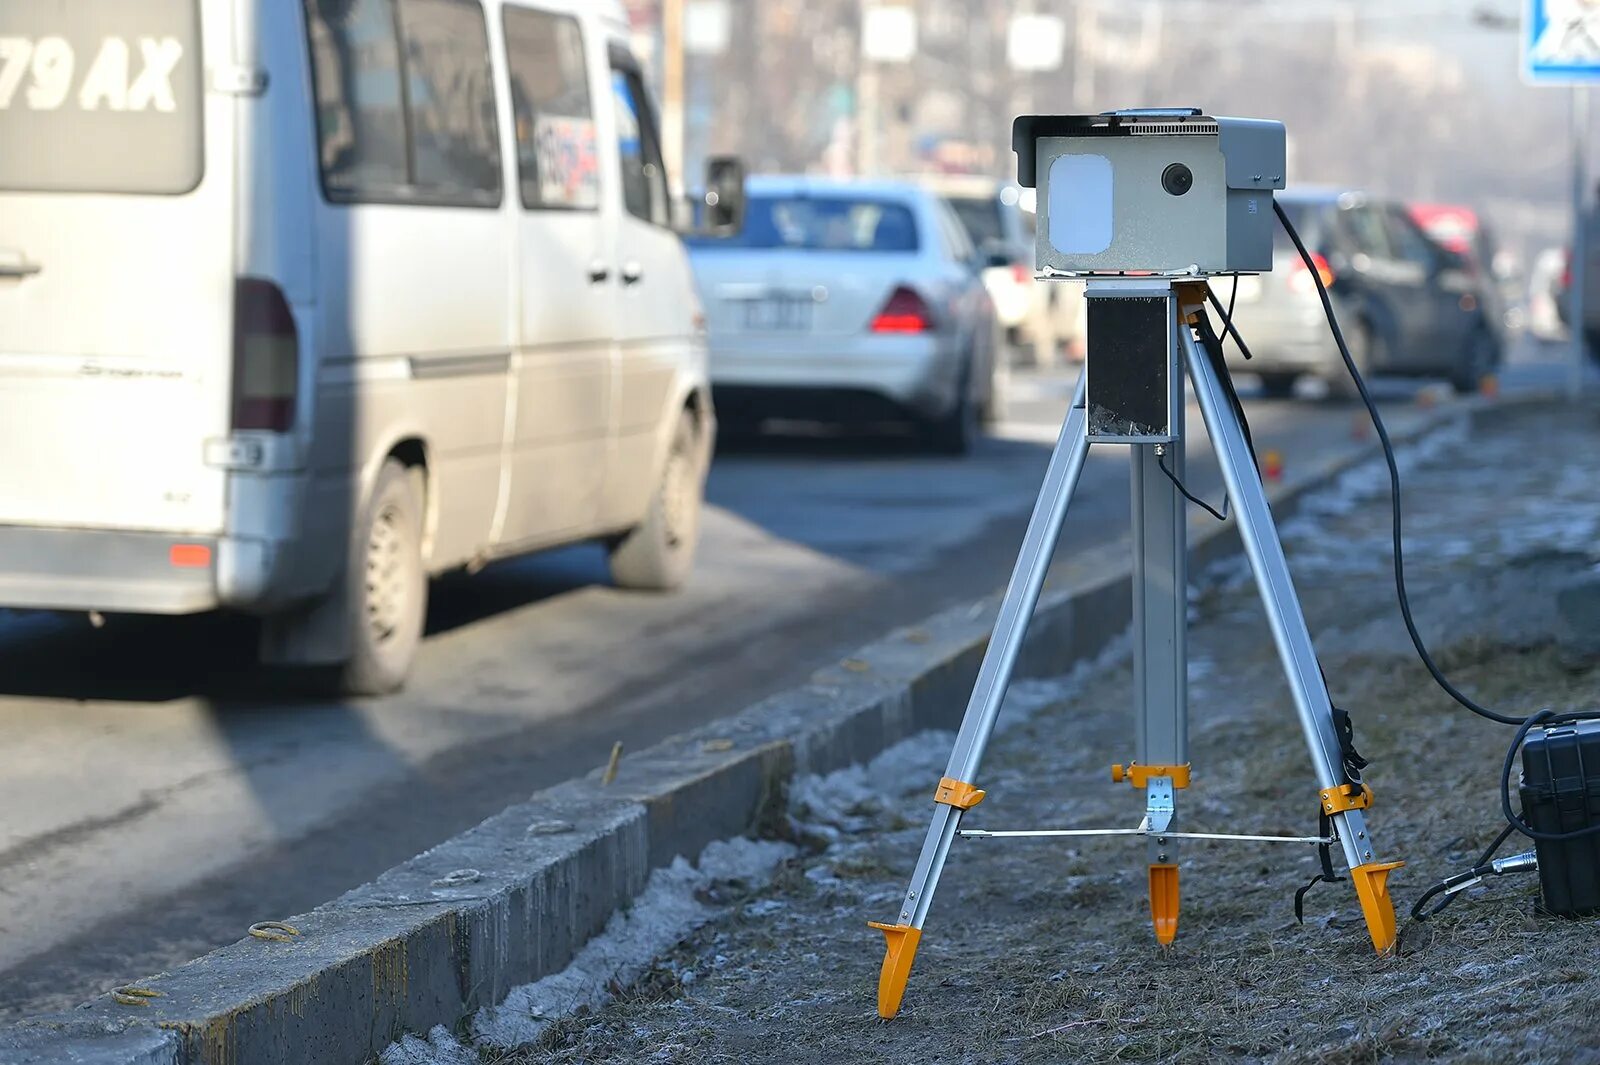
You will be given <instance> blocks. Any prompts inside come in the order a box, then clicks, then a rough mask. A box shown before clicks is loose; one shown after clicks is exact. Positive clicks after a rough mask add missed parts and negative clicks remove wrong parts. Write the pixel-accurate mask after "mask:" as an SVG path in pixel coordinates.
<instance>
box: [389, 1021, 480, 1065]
mask: <svg viewBox="0 0 1600 1065" xmlns="http://www.w3.org/2000/svg"><path fill="white" fill-rule="evenodd" d="M481 1060H482V1059H481V1058H479V1057H478V1052H477V1051H476V1050H473V1049H472V1048H471V1047H469V1046H464V1045H463V1044H462V1043H461V1041H460V1040H459V1039H457V1038H456V1037H455V1036H454V1035H453V1034H452V1033H451V1031H450V1029H448V1028H446V1027H445V1026H444V1025H442V1024H436V1025H434V1026H433V1031H431V1032H429V1033H428V1038H426V1039H423V1038H422V1037H421V1036H415V1035H407V1036H403V1037H402V1038H401V1039H400V1041H399V1042H398V1043H390V1044H389V1047H388V1049H386V1050H385V1051H384V1052H383V1053H382V1054H380V1055H379V1056H378V1062H379V1065H478V1063H479V1062H480V1061H481Z"/></svg>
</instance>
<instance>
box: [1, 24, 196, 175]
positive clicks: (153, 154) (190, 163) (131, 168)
mask: <svg viewBox="0 0 1600 1065" xmlns="http://www.w3.org/2000/svg"><path fill="white" fill-rule="evenodd" d="M200 69H201V63H200V34H199V13H198V11H197V10H196V0H72V3H70V4H68V3H61V2H60V0H4V3H0V144H3V145H5V146H6V147H5V150H4V151H0V190H14V191H28V192H136V193H167V194H173V193H182V192H188V191H189V190H190V189H192V188H194V187H195V186H196V185H197V184H199V183H200V175H201V171H202V167H203V165H204V164H203V161H202V158H201V149H200V131H201V115H200V104H201V82H200Z"/></svg>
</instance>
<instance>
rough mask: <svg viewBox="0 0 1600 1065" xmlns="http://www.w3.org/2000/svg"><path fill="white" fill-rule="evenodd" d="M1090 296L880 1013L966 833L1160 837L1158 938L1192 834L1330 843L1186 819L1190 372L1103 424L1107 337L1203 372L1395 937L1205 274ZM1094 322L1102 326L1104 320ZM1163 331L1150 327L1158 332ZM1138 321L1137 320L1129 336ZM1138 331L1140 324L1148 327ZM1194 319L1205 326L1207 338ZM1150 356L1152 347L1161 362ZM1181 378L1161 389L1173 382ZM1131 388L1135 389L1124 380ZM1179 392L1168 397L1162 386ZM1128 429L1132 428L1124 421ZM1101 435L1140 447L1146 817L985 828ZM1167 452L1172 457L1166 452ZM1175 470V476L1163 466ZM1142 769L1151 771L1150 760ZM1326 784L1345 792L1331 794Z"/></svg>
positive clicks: (1137, 483)
mask: <svg viewBox="0 0 1600 1065" xmlns="http://www.w3.org/2000/svg"><path fill="white" fill-rule="evenodd" d="M1088 298H1089V301H1090V312H1091V313H1090V325H1089V330H1090V332H1089V343H1090V352H1091V356H1090V362H1089V363H1088V366H1087V369H1086V372H1085V374H1084V375H1083V378H1081V379H1080V380H1079V382H1078V388H1077V393H1076V395H1075V397H1074V398H1073V401H1072V406H1071V408H1070V409H1069V411H1068V413H1067V417H1066V419H1065V421H1064V423H1063V425H1062V427H1061V434H1060V437H1059V438H1058V439H1057V441H1056V445H1055V450H1054V452H1053V453H1052V454H1051V457H1050V464H1049V467H1048V468H1047V469H1046V471H1045V476H1044V484H1043V486H1042V487H1041V488H1040V490H1039V497H1038V500H1037V502H1036V503H1035V504H1034V509H1033V516H1032V518H1031V519H1030V520H1029V522H1028V529H1027V533H1026V534H1025V535H1024V537H1023V541H1022V550H1021V553H1020V554H1019V555H1018V557H1017V562H1016V566H1015V568H1014V569H1013V570H1012V574H1011V581H1010V584H1009V585H1008V586H1007V588H1006V592H1005V597H1004V598H1003V599H1002V601H1001V604H1000V613H999V617H998V618H997V619H996V621H995V627H994V634H993V636H992V637H991V638H990V640H989V645H988V647H987V649H986V650H985V651H984V655H983V661H982V663H981V665H980V666H979V667H978V677H977V682H976V684H975V685H974V687H973V690H972V695H971V698H970V700H969V701H968V703H967V710H966V715H965V717H964V718H963V719H962V722H961V729H960V731H959V733H958V734H957V736H956V742H955V749H954V750H953V751H952V752H951V755H950V762H949V765H948V768H946V770H945V773H944V778H943V779H942V780H941V781H940V784H939V791H938V795H937V796H936V798H935V806H934V813H933V820H932V823H931V824H930V825H929V826H928V833H927V836H926V837H925V839H924V841H923V845H922V851H921V854H920V855H919V857H918V858H917V865H916V869H915V871H914V872H913V873H912V876H911V884H910V886H909V887H908V888H907V890H906V894H905V900H904V902H903V903H902V904H901V907H900V910H899V913H898V919H897V920H896V921H894V922H893V923H888V922H880V923H873V924H872V927H874V928H876V929H879V930H880V931H882V932H883V933H884V936H885V939H886V940H887V950H886V953H885V956H884V961H883V967H882V971H881V972H880V974H879V978H878V1013H879V1015H880V1016H883V1017H886V1018H887V1017H893V1016H894V1015H895V1014H896V1013H898V1012H899V1009H900V1002H901V998H902V996H903V995H904V994H905V989H906V982H907V980H908V979H909V978H910V974H911V964H912V961H913V960H914V959H915V956H916V951H917V946H918V944H919V943H920V941H921V938H922V928H923V923H924V922H925V921H926V920H927V917H928V908H929V906H930V904H931V903H932V901H933V893H934V889H935V888H937V886H938V883H939V877H940V874H941V873H942V872H943V870H944V865H945V860H946V859H947V858H948V856H949V853H950V845H951V843H952V842H954V840H955V838H956V836H957V835H962V836H967V835H972V836H981V837H991V838H992V837H996V836H1040V835H1044V836H1076V835H1128V836H1143V837H1145V838H1146V840H1147V841H1148V848H1149V867H1150V913H1151V921H1152V924H1153V926H1154V929H1155V935H1156V939H1157V941H1158V942H1160V943H1162V944H1167V943H1170V942H1172V940H1173V938H1174V937H1175V936H1176V934H1177V928H1178V865H1177V858H1178V854H1177V844H1178V841H1179V840H1180V839H1188V838H1196V837H1199V838H1207V839H1225V840H1235V841H1246V840H1248V841H1261V842H1294V843H1318V844H1328V843H1330V842H1332V841H1331V840H1328V839H1326V838H1323V837H1268V836H1246V835H1236V834H1215V833H1212V834H1199V833H1188V832H1179V831H1176V827H1177V825H1178V818H1177V816H1176V806H1175V800H1176V796H1177V792H1178V790H1179V789H1180V788H1182V787H1185V786H1187V784H1188V783H1189V751H1188V745H1189V744H1188V723H1187V718H1188V707H1187V687H1188V660H1187V656H1186V647H1185V644H1186V628H1187V620H1188V551H1187V543H1186V522H1185V511H1184V509H1183V507H1184V500H1183V498H1182V497H1181V495H1180V494H1179V492H1178V489H1177V484H1176V481H1179V480H1181V479H1182V477H1183V457H1184V456H1183V430H1184V425H1183V423H1184V406H1183V403H1182V392H1181V389H1182V382H1181V378H1180V377H1179V376H1178V374H1177V373H1176V372H1174V373H1172V374H1171V375H1170V378H1171V379H1170V380H1169V381H1163V382H1162V384H1161V385H1160V388H1159V389H1158V394H1157V395H1156V396H1155V399H1156V400H1160V401H1161V402H1152V401H1151V396H1149V395H1143V396H1134V397H1133V399H1132V400H1131V401H1130V403H1131V404H1132V406H1131V407H1130V409H1132V408H1133V407H1139V405H1140V404H1141V403H1142V404H1144V406H1143V407H1142V409H1144V410H1148V411H1161V413H1163V414H1164V415H1165V416H1166V424H1164V425H1159V426H1150V425H1143V424H1142V425H1141V431H1136V432H1131V433H1107V434H1099V435H1097V434H1096V433H1095V432H1094V431H1093V427H1094V414H1093V407H1094V406H1095V403H1096V400H1095V398H1094V397H1096V396H1098V395H1106V396H1112V397H1118V398H1120V397H1121V396H1122V394H1123V392H1119V391H1118V390H1117V389H1113V390H1112V391H1111V392H1107V393H1100V392H1097V390H1096V389H1097V386H1096V382H1095V380H1094V376H1095V373H1096V370H1097V367H1098V366H1099V365H1100V364H1098V363H1096V362H1095V361H1094V356H1093V352H1094V350H1095V347H1096V345H1101V346H1104V347H1108V348H1112V349H1119V350H1123V351H1126V352H1134V353H1138V352H1143V353H1144V355H1143V356H1141V358H1142V360H1143V362H1144V365H1145V366H1146V368H1148V367H1149V366H1151V365H1153V364H1158V363H1159V360H1168V361H1167V365H1169V366H1172V367H1174V369H1175V368H1176V365H1177V361H1178V359H1179V358H1181V360H1182V363H1183V365H1184V367H1186V368H1187V370H1188V375H1189V379H1190V380H1191V381H1192V382H1193V385H1194V393H1195V398H1196V400H1197V401H1198V403H1199V407H1200V413H1201V415H1202V417H1203V419H1204V421H1205V426H1206V432H1207V434H1208V435H1209V436H1210V438H1211V444H1212V447H1213V448H1214V449H1215V451H1216V454H1217V460H1218V463H1219V465H1220V466H1221V468H1222V475H1223V480H1224V482H1225V483H1226V485H1227V489H1228V496H1229V498H1230V499H1231V500H1232V501H1233V506H1234V515H1235V519H1236V520H1237V521H1238V523H1239V535H1240V539H1241V540H1242V541H1243V543H1244V548H1245V553H1246V555H1247V556H1248V558H1249V561H1250V568H1251V570H1252V571H1253V573H1254V575H1255V579H1256V585H1257V588H1258V589H1259V591H1260V594H1261V601H1262V605H1263V606H1264V607H1265V608H1266V613H1267V618H1268V620H1269V622H1270V623H1271V628H1272V636H1273V640H1274V642H1275V644H1276V645H1277V650H1278V656H1279V659H1280V660H1281V662H1282V665H1283V670H1284V673H1285V675H1286V676H1287V678H1288V681H1289V687H1290V690H1291V691H1292V693H1293V695H1294V704H1295V710H1296V712H1297V713H1298V716H1299V719H1300V727H1301V730H1302V732H1303V733H1304V735H1305V740H1306V746H1307V747H1308V749H1309V750H1310V754H1311V762H1312V766H1313V768H1314V769H1315V771H1316V777H1317V781H1318V785H1319V787H1320V788H1321V791H1320V794H1319V800H1320V803H1321V806H1320V807H1319V808H1323V809H1325V810H1326V813H1327V816H1328V819H1329V823H1330V824H1331V826H1332V831H1333V833H1334V835H1335V836H1337V842H1338V844H1339V847H1340V849H1341V850H1342V851H1343V853H1344V858H1345V862H1346V864H1347V865H1348V866H1349V868H1350V872H1351V880H1352V882H1353V883H1354V886H1355V889H1356V894H1357V898H1358V900H1359V902H1360V905H1361V910H1362V914H1363V916H1364V917H1365V919H1366V923H1367V931H1368V933H1369V934H1370V936H1371V939H1372V945H1373V947H1374V948H1376V950H1377V951H1378V952H1379V953H1384V952H1387V951H1388V950H1389V949H1390V948H1391V947H1393V945H1394V941H1395V916H1394V903H1393V901H1392V900H1391V899H1390V897H1389V892H1388V876H1389V873H1390V872H1391V871H1392V870H1393V869H1394V868H1396V867H1397V866H1398V865H1400V864H1401V863H1399V862H1385V861H1381V860H1380V859H1379V858H1378V857H1377V847H1376V845H1375V844H1374V843H1373V840H1372V835H1371V833H1370V832H1369V831H1368V829H1367V825H1366V819H1365V811H1366V809H1367V808H1368V807H1369V806H1370V804H1371V789H1370V788H1368V787H1367V786H1366V785H1364V784H1363V783H1362V782H1360V781H1352V780H1351V779H1350V778H1349V775H1348V770H1347V768H1346V766H1345V764H1344V759H1343V755H1342V749H1341V746H1340V742H1339V735H1338V731H1337V729H1336V727H1335V724H1334V719H1333V707H1332V703H1331V701H1330V700H1329V697H1328V688H1327V684H1326V682H1325V681H1324V680H1323V677H1322V672H1321V669H1320V668H1319V667H1318V665H1317V657H1316V651H1315V649H1314V648H1313V647H1312V643H1311V634H1310V632H1309V630H1308V629H1307V627H1306V620H1305V614H1304V613H1303V612H1302V610H1301V608H1300V602H1299V600H1298V599H1297V598H1296V596H1295V591H1294V585H1293V582H1292V581H1291V579H1290V575H1289V567H1288V563H1287V562H1286V561H1285V559H1284V555H1283V546H1282V544H1281V543H1280V542H1279V540H1278V532H1277V529H1276V528H1275V527H1274V525H1273V521H1272V511H1271V509H1270V508H1269V506H1268V504H1267V495H1266V490H1265V488H1264V487H1263V485H1262V481H1261V475H1260V474H1259V473H1258V472H1257V470H1256V466H1255V463H1254V461H1253V459H1252V456H1251V453H1250V446H1249V443H1248V441H1247V438H1246V436H1245V432H1244V427H1243V425H1242V423H1241V422H1240V419H1239V416H1238V414H1237V413H1236V411H1235V410H1234V407H1233V406H1232V404H1231V402H1230V398H1229V393H1228V391H1227V390H1226V388H1225V387H1224V384H1223V378H1222V375H1223V374H1224V373H1226V372H1227V371H1226V368H1225V367H1224V366H1223V364H1222V357H1221V345H1220V344H1219V343H1218V342H1217V339H1216V337H1215V335H1214V334H1213V333H1212V332H1211V329H1210V326H1209V324H1208V323H1207V322H1206V319H1205V315H1204V307H1205V303H1206V286H1205V284H1204V283H1203V282H1184V281H1175V280H1172V279H1166V278H1143V279H1137V280H1136V279H1132V278H1128V279H1122V280H1116V281H1113V280H1096V279H1091V280H1090V281H1089V282H1088ZM1129 300H1136V301H1147V302H1148V301H1154V302H1155V303H1156V304H1157V305H1159V313H1158V314H1155V315H1152V314H1150V313H1148V312H1149V307H1148V306H1145V307H1143V308H1142V309H1139V310H1138V313H1134V314H1127V315H1125V314H1121V313H1112V314H1109V315H1104V314H1102V315H1097V314H1096V313H1095V308H1096V307H1097V306H1098V307H1101V308H1105V309H1110V310H1113V311H1116V312H1120V311H1124V310H1128V309H1129V308H1132V307H1135V305H1134V304H1131V303H1127V302H1126V301H1129ZM1097 330H1098V331H1097ZM1151 330H1154V335H1142V334H1148V333H1149V332H1150V331H1151ZM1130 331H1131V333H1130ZM1141 331H1142V332H1141ZM1196 331H1198V333H1199V339H1198V340H1197V339H1196ZM1151 360H1156V362H1155V363H1152V361H1151ZM1169 387H1170V388H1171V390H1172V391H1171V392H1169V393H1166V394H1165V395H1162V394H1159V393H1160V392H1161V390H1164V389H1167V388H1169ZM1123 391H1125V390H1123ZM1170 395H1176V397H1177V402H1174V403H1172V404H1170V406H1168V405H1167V404H1166V403H1165V398H1166V396H1170ZM1124 427H1125V426H1124ZM1092 441H1114V442H1117V443H1122V444H1126V445H1127V446H1128V447H1129V450H1130V451H1131V456H1132V489H1133V493H1132V494H1133V522H1132V541H1133V542H1132V547H1133V574H1132V585H1133V665H1134V669H1133V675H1134V701H1135V704H1136V718H1137V725H1138V728H1137V742H1136V745H1135V750H1136V761H1135V764H1134V766H1133V767H1131V769H1130V770H1126V771H1124V773H1123V775H1122V776H1121V777H1116V776H1115V775H1114V778H1115V779H1123V778H1127V779H1130V780H1132V782H1133V783H1134V784H1135V786H1136V787H1138V788H1139V789H1140V790H1142V791H1144V793H1145V811H1144V818H1143V820H1142V821H1141V822H1140V824H1139V826H1138V827H1137V828H1133V829H1065V830H1046V831H1013V832H986V831H981V830H969V831H962V830H961V827H960V826H961V821H962V818H963V817H964V816H965V815H966V814H967V813H968V812H970V811H971V810H972V808H973V807H974V806H976V805H977V802H978V800H979V799H981V798H982V796H983V792H982V791H980V790H979V789H978V788H977V786H976V785H975V784H974V783H972V782H973V781H974V780H976V779H977V774H978V768H979V765H980V763H981V762H982V760H983V752H984V748H985V746H986V745H987V744H988V741H989V738H990V735H991V734H992V733H993V731H994V726H995V721H996V720H997V718H998V717H999V714H1000V706H1001V703H1002V701H1003V699H1004V697H1005V691H1006V688H1007V686H1008V685H1009V683H1010V680H1011V673H1012V669H1013V667H1014V666H1015V664H1016V660H1017V655H1018V653H1019V652H1020V651H1021V649H1022V643H1023V639H1024V638H1025V636H1026V634H1027V630H1028V624H1029V621H1030V620H1031V617H1032V614H1033V609H1034V605H1035V604H1036V603H1037V602H1038V599H1039V592H1040V589H1041V588H1042V587H1043V585H1044V578H1045V573H1046V571H1047V570H1048V569H1049V565H1050V558H1051V555H1052V554H1053V552H1054V550H1055V545H1056V540H1057V538H1058V537H1059V535H1060V532H1061V526H1062V522H1063V520H1064V519H1065V517H1066V512H1067V506H1068V504H1069V502H1070V501H1071V498H1072V494H1073V491H1074V490H1075V488H1076V487H1077V483H1078V477H1079V475H1080V474H1081V473H1082V471H1083V464H1084V460H1085V458H1086V457H1087V456H1088V453H1089V445H1090V443H1091V442H1092ZM1169 460H1170V461H1169ZM1169 471H1170V472H1171V474H1172V477H1170V478H1169V477H1168V476H1167V473H1168V472H1169ZM1140 770H1142V772H1139V771H1140ZM1329 796H1335V797H1336V798H1335V799H1330V798H1329Z"/></svg>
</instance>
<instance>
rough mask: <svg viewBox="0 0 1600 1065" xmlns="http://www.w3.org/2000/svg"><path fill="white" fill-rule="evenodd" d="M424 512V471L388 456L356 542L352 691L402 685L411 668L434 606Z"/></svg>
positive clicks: (347, 669) (376, 691)
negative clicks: (426, 564) (425, 561)
mask: <svg viewBox="0 0 1600 1065" xmlns="http://www.w3.org/2000/svg"><path fill="white" fill-rule="evenodd" d="M422 511H423V501H422V484H421V473H420V471H417V470H414V469H410V468H408V467H406V466H404V465H402V464H401V463H400V462H398V461H396V460H395V459H388V460H387V461H385V462H384V464H383V468H382V469H381V470H380V471H379V472H378V479H377V482H376V483H375V484H374V485H373V488H372V498H371V499H370V500H369V501H368V503H367V508H366V513H365V514H364V515H363V516H362V521H361V522H360V523H358V525H357V527H356V530H355V538H354V542H353V544H352V545H351V547H352V549H351V558H350V566H349V573H348V575H347V578H346V579H347V580H349V582H350V587H349V592H348V596H349V599H348V602H349V603H350V610H349V615H348V617H347V621H346V623H347V624H348V625H349V626H350V648H351V654H350V658H349V660H348V661H347V662H346V663H345V665H344V672H343V675H342V678H341V680H342V683H341V687H342V688H343V690H344V691H345V692H347V693H348V694H351V695H386V694H388V693H389V692H394V691H398V690H399V689H400V687H401V686H402V685H403V684H405V681H406V675H407V674H408V673H409V672H410V671H411V661H412V659H413V658H415V657H416V653H417V645H418V644H419V643H421V642H422V626H423V621H424V619H425V618H426V616H427V610H428V575H427V571H426V570H425V569H424V568H423V565H422Z"/></svg>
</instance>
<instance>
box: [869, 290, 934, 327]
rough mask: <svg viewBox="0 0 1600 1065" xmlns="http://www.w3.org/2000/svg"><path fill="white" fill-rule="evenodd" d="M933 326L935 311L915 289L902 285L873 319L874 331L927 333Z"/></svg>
mask: <svg viewBox="0 0 1600 1065" xmlns="http://www.w3.org/2000/svg"><path fill="white" fill-rule="evenodd" d="M932 328H933V313H932V312H931V311H930V310H929V309H928V304H927V301H926V300H924V299H923V298H922V297H921V296H919V295H917V293H916V291H915V290H914V289H910V288H907V287H906V286H904V285H901V286H900V287H899V288H897V289H895V290H894V292H893V293H892V294H891V295H890V296H889V302H888V303H885V304H884V305H883V310H881V311H879V312H878V316H877V317H876V318H874V319H873V320H872V331H873V332H874V333H926V332H928V331H929V330H931V329H932Z"/></svg>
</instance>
